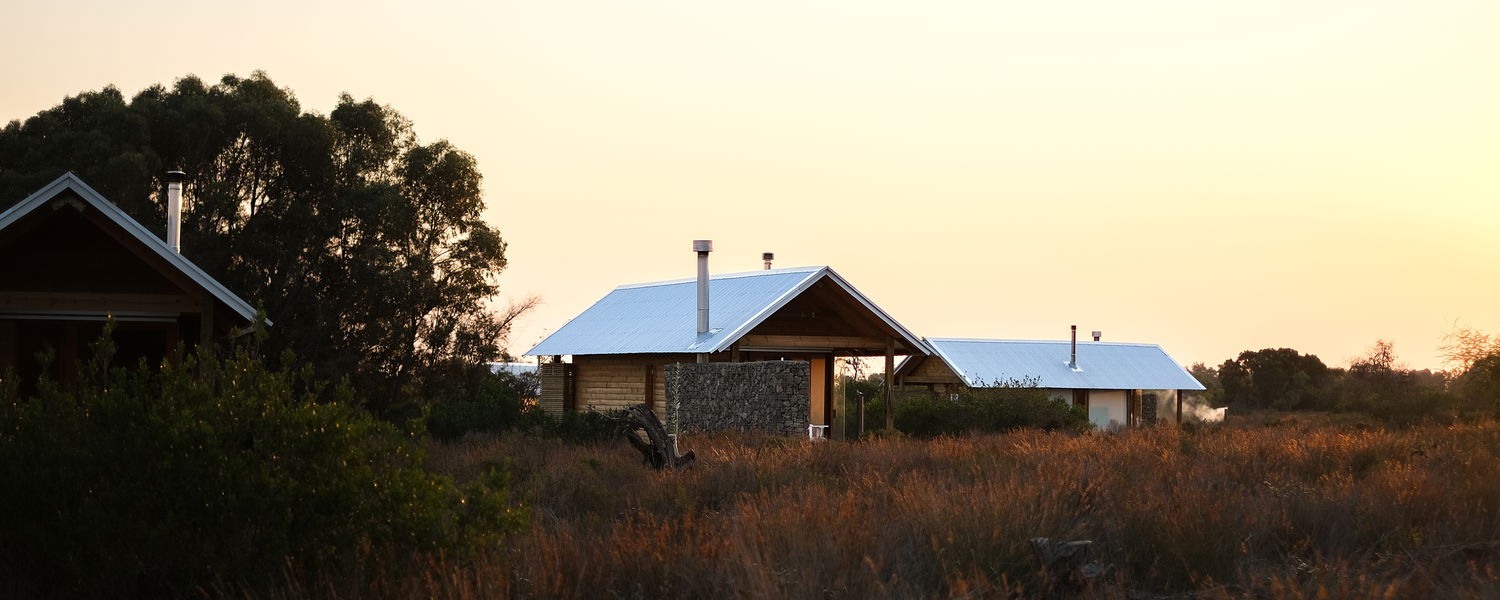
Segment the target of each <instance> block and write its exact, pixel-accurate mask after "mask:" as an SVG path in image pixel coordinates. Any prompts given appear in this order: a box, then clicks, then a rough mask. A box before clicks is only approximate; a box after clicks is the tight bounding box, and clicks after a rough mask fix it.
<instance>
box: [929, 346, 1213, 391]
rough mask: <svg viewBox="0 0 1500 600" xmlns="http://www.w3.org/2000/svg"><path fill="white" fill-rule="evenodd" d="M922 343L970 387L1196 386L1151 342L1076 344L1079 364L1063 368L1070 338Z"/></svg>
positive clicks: (1196, 385)
mask: <svg viewBox="0 0 1500 600" xmlns="http://www.w3.org/2000/svg"><path fill="white" fill-rule="evenodd" d="M926 341H927V345H928V347H929V348H931V349H932V350H933V351H934V352H935V353H936V354H937V355H938V357H940V358H942V359H943V362H945V363H947V365H948V367H949V368H950V369H953V372H954V373H956V374H957V375H958V376H959V377H960V378H962V379H963V380H964V381H965V382H966V383H968V385H970V386H972V387H985V386H988V385H996V384H1000V383H1006V382H1010V381H1022V382H1032V381H1034V382H1035V385H1036V386H1037V387H1044V388H1058V389H1092V390H1201V389H1204V388H1203V384H1201V383H1198V380H1197V379H1196V378H1194V377H1193V376H1192V375H1190V374H1188V372H1187V371H1186V370H1184V369H1183V368H1182V366H1180V365H1178V364H1177V362H1176V361H1174V360H1172V357H1171V356H1168V355H1167V352H1166V351H1165V350H1162V349H1161V346H1158V345H1156V344H1127V343H1117V342H1078V368H1077V369H1076V370H1075V369H1072V368H1069V367H1068V356H1069V348H1068V345H1069V344H1070V342H1067V341H1029V340H974V339H962V338H927V339H926Z"/></svg>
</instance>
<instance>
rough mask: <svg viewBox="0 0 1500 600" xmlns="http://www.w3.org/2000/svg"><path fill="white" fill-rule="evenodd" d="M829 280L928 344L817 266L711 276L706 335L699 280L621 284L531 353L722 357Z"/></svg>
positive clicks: (911, 342) (913, 343)
mask: <svg viewBox="0 0 1500 600" xmlns="http://www.w3.org/2000/svg"><path fill="white" fill-rule="evenodd" d="M823 279H828V280H830V281H832V282H833V283H835V284H837V285H838V286H839V287H840V288H842V289H843V290H844V291H845V292H847V293H848V294H849V295H850V296H851V297H852V298H854V299H855V300H857V301H858V302H859V303H860V304H862V305H864V307H865V308H867V309H869V310H870V311H871V313H873V314H874V315H875V316H876V317H877V318H879V319H880V320H881V321H883V322H884V323H885V324H886V325H887V326H889V327H890V328H891V329H893V330H894V331H896V332H897V333H898V334H899V335H900V336H901V337H902V338H903V339H905V340H906V344H907V346H908V347H911V348H915V349H919V351H920V349H922V348H925V347H926V346H924V345H922V342H921V340H920V339H919V338H917V336H916V335H915V334H913V333H911V332H910V331H907V330H906V328H905V327H902V326H901V324H900V323H897V322H896V320H895V319H892V318H891V317H890V315H887V314H886V313H885V311H883V310H881V309H880V307H878V306H876V305H875V303H873V302H871V301H870V300H869V299H868V298H866V297H865V296H864V295H863V294H861V293H859V291H858V290H856V289H854V286H852V285H849V282H848V281H845V280H844V278H843V277H840V276H839V274H838V273H836V272H834V270H833V269H830V268H828V267H826V266H817V267H794V268H786V269H771V270H767V271H750V272H746V273H728V274H722V275H714V276H711V277H710V278H709V282H710V285H709V309H710V310H709V319H710V322H709V330H708V333H705V334H702V335H699V334H698V333H697V286H696V284H697V280H696V279H694V278H687V279H676V280H672V281H658V282H653V283H637V284H630V285H622V286H620V287H617V288H615V290H614V291H612V292H610V293H609V294H608V295H606V296H604V298H602V299H600V300H599V301H598V302H595V303H594V305H593V306H590V307H589V308H588V310H585V311H583V313H582V314H580V315H578V316H577V317H574V318H573V320H571V321H569V322H568V323H567V324H565V325H563V326H562V327H561V328H559V329H558V330H557V331H555V332H553V333H552V335H549V336H547V339H544V340H542V342H541V343H539V344H537V345H536V346H535V347H533V348H532V349H530V350H527V351H526V355H527V356H547V355H563V354H676V353H712V352H720V351H723V350H726V349H728V348H729V347H730V346H731V345H732V344H734V342H735V341H736V340H739V339H740V338H741V337H743V336H744V335H745V334H746V333H749V332H750V330H751V329H754V328H755V326H756V325H759V324H760V323H761V322H762V321H765V320H766V318H767V317H770V316H771V315H772V314H773V313H775V312H776V311H777V310H778V309H780V308H781V307H783V306H786V304H787V303H788V302H790V301H791V300H792V299H793V298H796V297H797V295H798V294H801V293H802V292H804V291H806V290H807V289H808V288H810V287H812V285H813V284H815V283H817V282H819V281H821V280H823Z"/></svg>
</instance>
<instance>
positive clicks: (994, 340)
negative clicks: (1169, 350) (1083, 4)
mask: <svg viewBox="0 0 1500 600" xmlns="http://www.w3.org/2000/svg"><path fill="white" fill-rule="evenodd" d="M926 339H927V341H928V342H986V343H998V344H1071V343H1072V341H1071V340H1025V339H1015V338H940V337H929V338H926ZM1078 343H1080V344H1098V345H1101V346H1142V347H1148V348H1160V347H1161V344H1153V343H1150V342H1103V341H1100V342H1096V341H1094V340H1078Z"/></svg>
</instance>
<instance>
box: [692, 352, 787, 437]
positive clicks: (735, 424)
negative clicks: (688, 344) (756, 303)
mask: <svg viewBox="0 0 1500 600" xmlns="http://www.w3.org/2000/svg"><path fill="white" fill-rule="evenodd" d="M811 373H812V370H811V368H810V367H809V365H808V363H807V362H806V361H800V360H784V361H781V360H778V361H766V362H748V363H703V364H699V363H681V364H673V365H668V366H667V367H666V384H667V397H666V412H667V427H668V430H670V431H678V432H681V433H701V432H707V431H759V432H765V433H771V434H776V435H789V436H804V435H807V424H808V422H809V418H810V417H811V403H810V398H811V396H810V394H811V386H812V382H811V381H810V380H809V377H810V376H811Z"/></svg>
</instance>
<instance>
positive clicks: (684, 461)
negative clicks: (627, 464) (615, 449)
mask: <svg viewBox="0 0 1500 600" xmlns="http://www.w3.org/2000/svg"><path fill="white" fill-rule="evenodd" d="M625 420H626V421H627V422H628V423H629V424H630V425H631V426H632V428H631V429H626V430H625V439H626V440H627V441H629V442H630V445H631V446H632V447H634V448H635V449H636V450H638V451H640V453H641V458H642V459H643V460H644V461H645V463H646V464H648V465H651V467H652V468H654V469H678V468H682V467H686V466H688V465H690V464H692V462H693V451H692V450H689V451H688V452H687V454H683V455H681V456H678V454H677V448H675V447H674V446H675V444H673V443H672V438H671V437H669V436H667V429H666V428H665V427H662V424H661V421H660V420H658V419H657V418H656V413H655V412H652V411H651V408H650V407H648V406H646V405H645V404H637V405H635V406H632V407H630V408H627V409H625ZM635 428H640V429H643V430H645V432H646V438H647V439H649V440H650V441H649V442H647V441H646V440H642V439H641V436H640V434H639V433H636V431H635Z"/></svg>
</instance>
